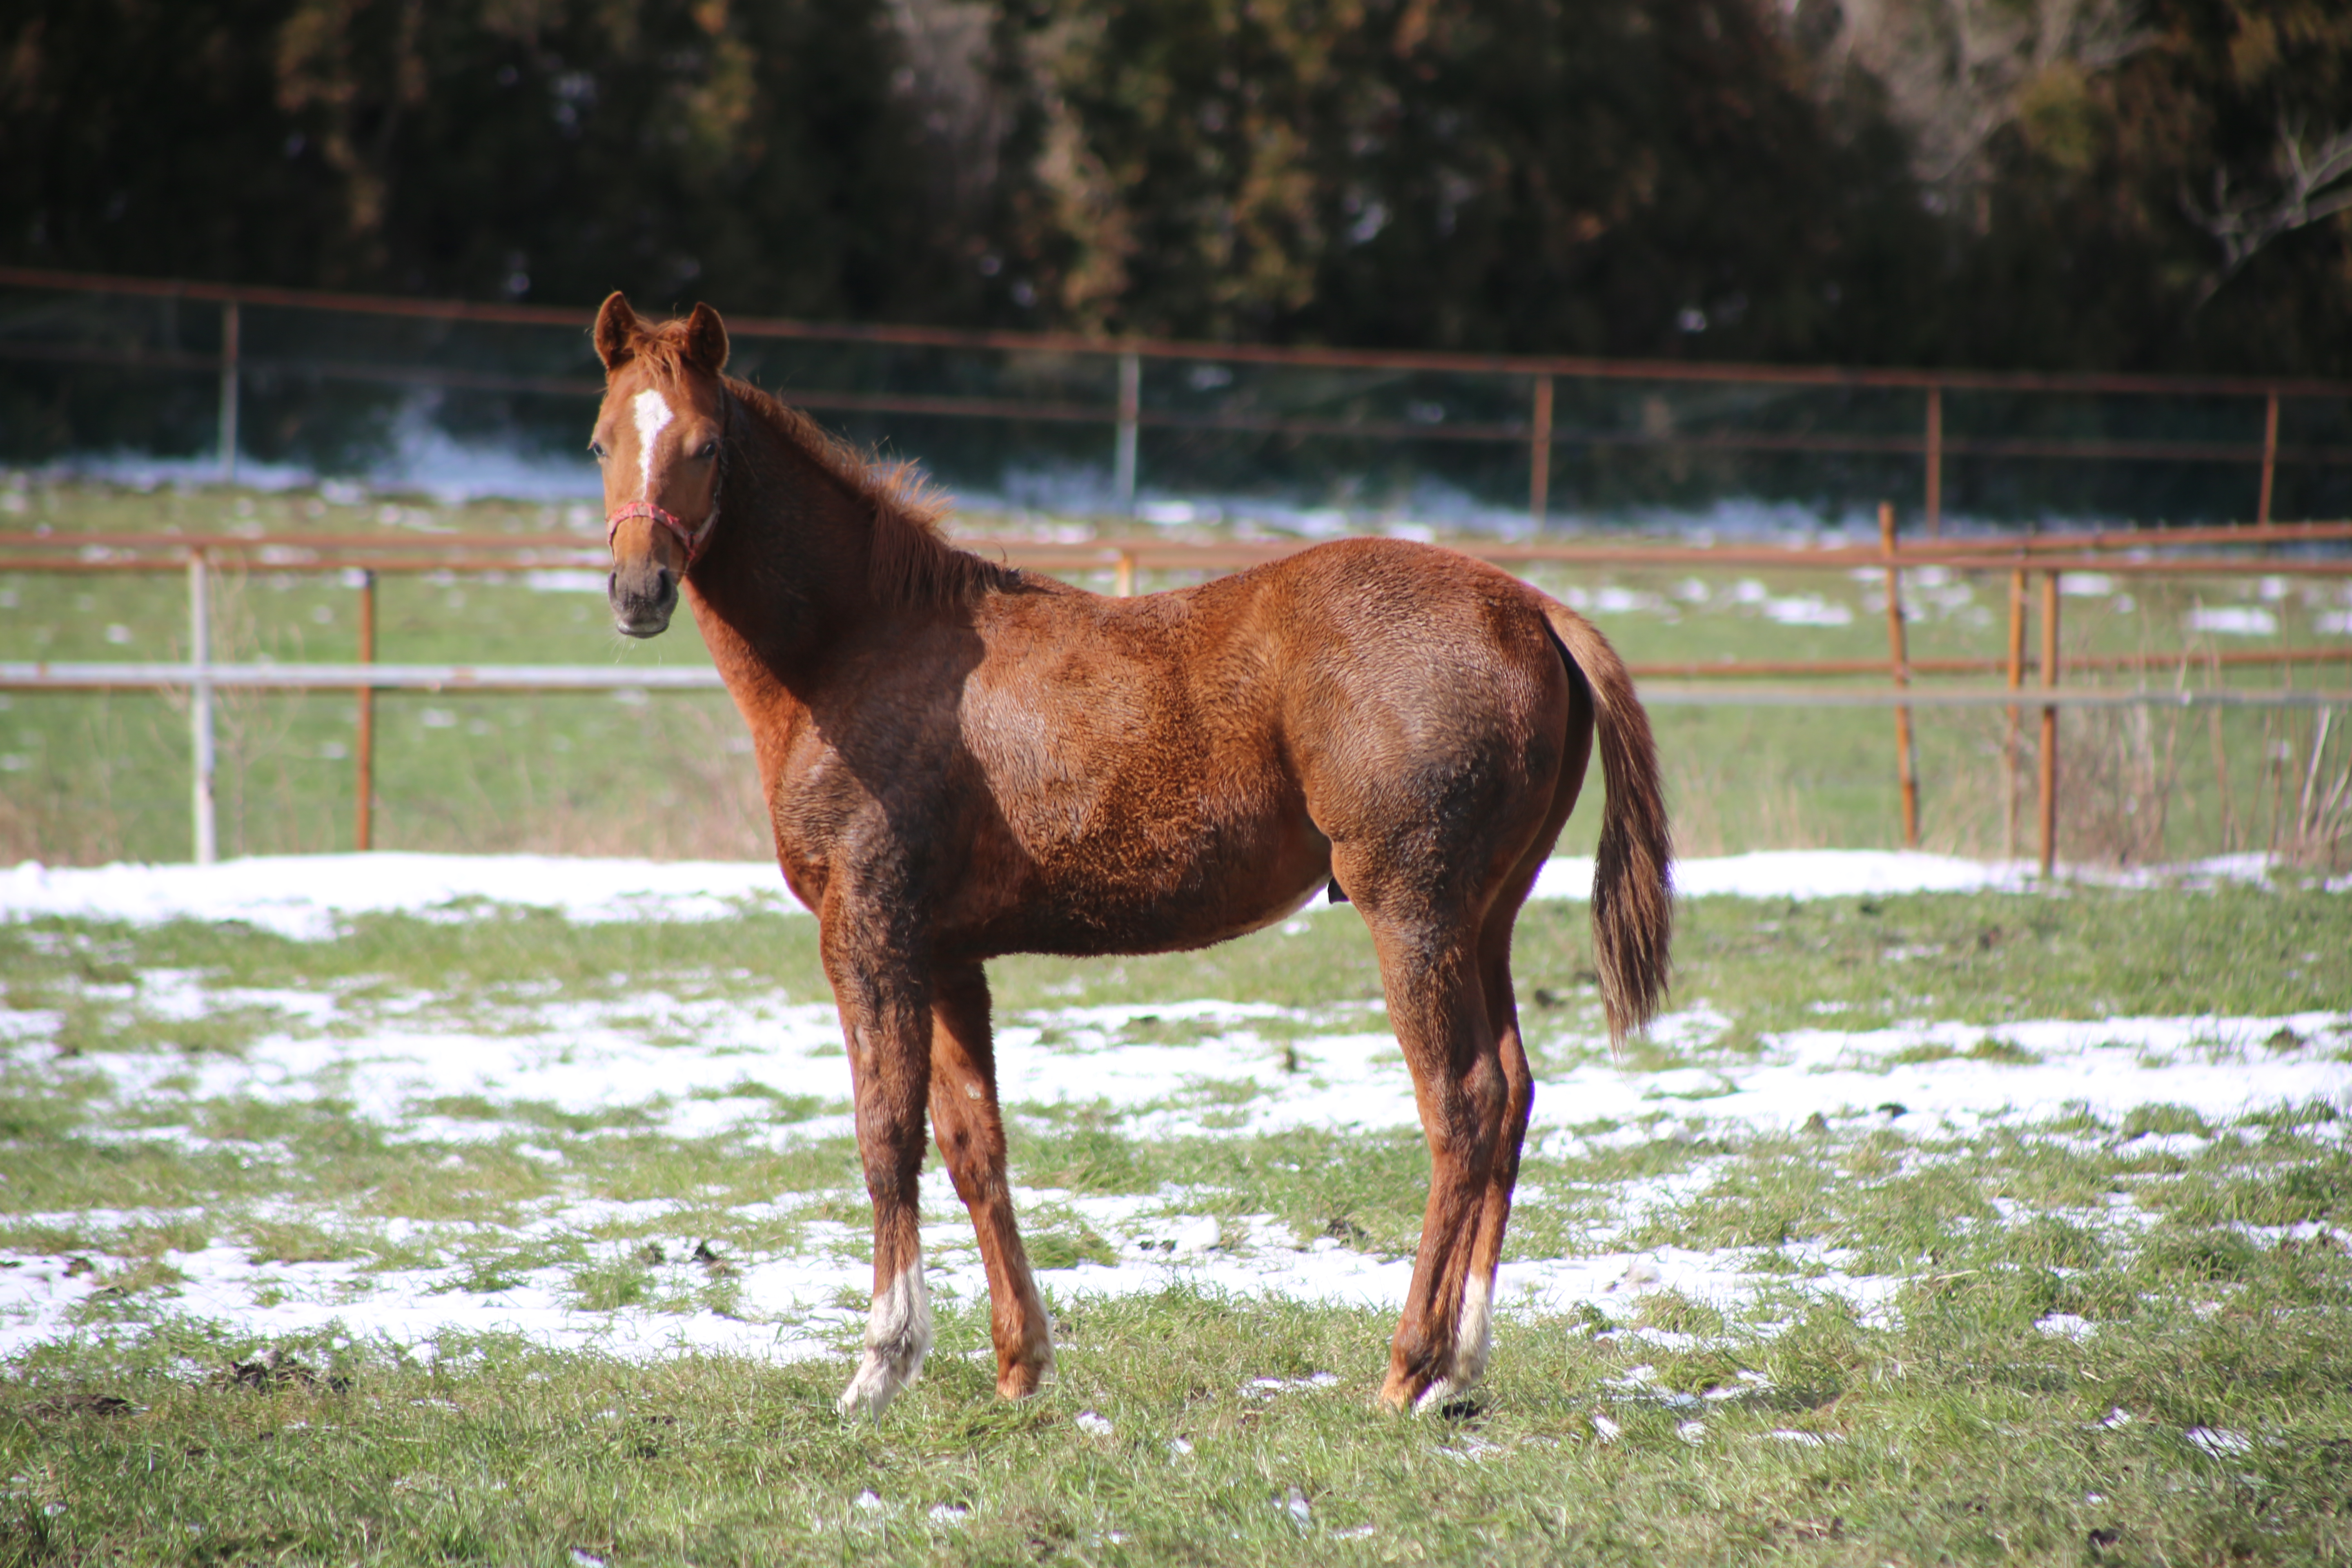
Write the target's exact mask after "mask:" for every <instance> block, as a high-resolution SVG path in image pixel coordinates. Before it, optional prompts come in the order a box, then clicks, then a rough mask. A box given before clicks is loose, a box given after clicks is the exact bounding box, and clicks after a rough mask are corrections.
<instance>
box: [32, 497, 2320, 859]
mask: <svg viewBox="0 0 2352 1568" xmlns="http://www.w3.org/2000/svg"><path fill="white" fill-rule="evenodd" d="M2346 542H2352V524H2341V523H2337V524H2323V525H2316V526H2308V527H2280V526H2273V527H2266V528H2261V529H2251V528H2250V529H2244V530H2237V531H2218V532H2216V533H2213V534H2210V535H2206V534H2189V532H2188V531H2182V533H2181V535H2179V537H2176V536H2175V535H2174V534H2173V533H2171V532H2150V531H2120V530H2118V531H2101V532H2096V533H2089V534H2084V535H2080V536H2075V537H2073V538H2067V539H2041V540H2034V541H2030V542H2027V543H2028V544H2030V545H2031V546H2032V548H2025V547H2022V546H2014V547H2013V546H2004V547H2002V548H2000V549H1993V548H1987V547H1977V546H1971V545H1956V544H1954V543H1951V542H1943V543H1938V544H1926V545H1922V544H1916V543H1914V544H1906V543H1904V542H1901V541H1900V540H1898V538H1897V537H1896V534H1895V526H1894V520H1893V517H1892V515H1891V509H1890V511H1889V513H1888V514H1887V515H1886V516H1885V518H1884V533H1883V536H1882V539H1881V542H1880V545H1879V547H1878V548H1877V549H1875V550H1870V549H1861V548H1852V549H1849V548H1811V549H1780V550H1765V549H1759V548H1757V547H1752V546H1740V547H1732V548H1726V549H1703V548H1678V547H1639V548H1625V549H1614V550H1610V549H1595V548H1593V547H1591V546H1585V545H1575V544H1565V543H1549V544H1545V543H1528V542H1518V543H1504V542H1490V543H1485V544H1474V545H1473V546H1472V547H1471V552H1472V553H1475V554H1479V555H1482V556H1484V557H1485V558H1486V559H1488V560H1490V561H1496V562H1497V563H1506V564H1511V565H1517V566H1522V567H1524V566H1528V565H1536V564H1543V563H1571V564H1584V565H1590V564H1595V563H1608V564H1611V565H1617V566H1647V567H1662V566H1664V567H1673V566H1682V567H1692V566H1700V565H1712V566H1717V567H1720V566H1724V565H1742V566H1757V567H1764V568H1769V569H1775V570H1780V571H1788V572H1800V573H1801V572H1808V571H1812V572H1822V571H1835V572H1850V571H1852V570H1853V569H1854V568H1855V567H1857V566H1867V567H1869V568H1871V569H1872V570H1874V571H1877V572H1881V573H1884V574H1885V596H1886V616H1887V624H1888V636H1889V653H1888V657H1887V658H1886V659H1885V660H1864V659H1826V660H1776V661H1742V662H1738V663H1718V664H1706V663H1668V664H1648V665H1643V664H1634V665H1633V666H1632V667H1631V668H1632V669H1633V673H1634V674H1635V676H1636V677H1637V678H1641V679H1643V686H1642V688H1641V696H1642V700H1643V701H1644V702H1645V703H1648V704H1651V705H1653V706H1657V707H1662V708H1663V707H1685V706H1706V705H1732V706H1738V707H1742V708H1811V709H1852V708H1890V709H1893V710H1895V715H1896V735H1897V755H1896V776H1897V787H1898V789H1899V790H1900V791H1901V793H1902V796H1903V804H1904V813H1903V829H1904V838H1905V842H1906V845H1910V846H1916V844H1917V843H1918V837H1919V818H1918V804H1917V777H1916V769H1915V763H1914V761H1913V757H1912V749H1911V743H1910V742H1911V731H1910V714H1911V711H1912V710H1914V709H1919V708H1934V709H1952V710H1962V709H1982V708H2000V709H2003V710H2005V712H2006V715H2007V719H2008V725H2007V738H2006V740H2005V742H2004V747H2003V752H2004V768H2005V773H2004V778H2005V781H2006V782H2005V786H2004V788H2005V809H2006V812H2007V816H2008V820H2009V822H2010V834H2011V854H2012V855H2013V854H2014V853H2015V837H2016V815H2017V805H2018V803H2017V801H2016V798H2015V788H2014V786H2015V783H2016V778H2017V760H2018V747H2019V734H2018V726H2019V722H2020V720H2021V713H2022V710H2023V709H2025V708H2026V707H2032V708H2034V709H2037V710H2039V713H2040V724H2041V729H2040V736H2041V745H2040V748H2039V754H2038V764H2037V775H2038V776H2037V781H2036V783H2037V805H2038V817H2039V833H2038V837H2039V853H2040V859H2041V862H2042V867H2043V869H2044V870H2045V872H2047V871H2049V870H2051V869H2053V868H2054V866H2055V863H2056V856H2057V802H2058V790H2059V773H2058V715H2059V712H2060V710H2063V709H2070V708H2071V709H2113V708H2129V707H2138V708H2149V709H2167V708H2169V709H2203V710H2223V709H2245V708H2267V709H2283V710H2293V709H2302V710H2322V711H2323V713H2326V712H2327V711H2331V710H2334V709H2336V708H2347V707H2352V688H2347V689H2333V688H2320V689H2310V688H2300V689H2299V688H2295V687H2294V686H2292V685H2291V684H2289V685H2282V686H2279V687H2275V688H2268V689H2242V688H2230V687H2224V686H2221V685H2219V684H2218V683H2215V684H2210V685H2208V686H2206V687H2203V688H2190V687H2187V686H2186V685H2178V686H2175V687H2172V688H2168V689H2156V688H2148V687H2145V686H2142V687H2135V688H2086V687H2064V686H2062V685H2061V668H2062V660H2061V656H2060V644H2059V638H2058V628H2059V613H2058V606H2059V594H2060V584H2061V583H2062V581H2063V577H2064V576H2065V574H2067V573H2069V572H2083V571H2096V572H2098V573H2100V574H2116V575H2126V576H2128V575H2133V574H2141V575H2179V574H2199V575H2206V576H2216V577H2229V576H2243V575H2247V574H2262V575H2263V576H2301V577H2318V578H2340V577H2344V576H2347V575H2352V553H2344V554H2336V555H2334V556H2329V557H2311V556H2304V557H2299V558H2296V559H2294V560H2282V559H2278V558H2274V557H2263V556H2261V555H2253V556H2248V555H2243V554H2240V555H2220V554H2215V553H2212V552H2211V551H2212V548H2213V547H2215V546H2219V545H2224V544H2228V545H2246V546H2252V547H2253V548H2255V549H2258V550H2259V549H2269V548H2279V547H2284V546H2293V547H2297V548H2303V549H2311V548H2327V547H2329V546H2338V547H2340V546H2341V545H2343V544H2344V543H2346ZM964 543H965V544H966V545H967V546H970V547H977V548H982V549H984V550H987V551H989V552H991V553H994V554H996V555H998V556H999V557H1000V558H1002V559H1004V560H1007V561H1008V562H1010V563H1013V564H1016V565H1020V566H1024V567H1026V568H1029V569H1033V570H1040V571H1063V572H1078V573H1095V574H1099V573H1102V572H1105V571H1108V572H1109V574H1111V576H1112V580H1113V583H1114V585H1115V587H1116V589H1117V591H1118V593H1120V594H1122V595H1123V594H1127V593H1130V592H1132V591H1133V588H1134V585H1135V579H1136V574H1137V573H1138V571H1139V570H1141V569H1150V570H1154V571H1160V572H1171V571H1176V572H1198V573H1212V572H1216V571H1222V570H1228V569H1232V568H1234V567H1236V566H1243V567H1245V566H1249V565H1254V564H1257V563H1261V562H1263V561H1265V560H1268V559H1274V558H1276V557H1277V556H1278V555H1279V554H1281V553H1286V552H1288V551H1289V550H1294V549H1297V548H1300V547H1301V546H1298V545H1286V546H1277V545H1263V544H1256V543H1234V544H1230V545H1191V546H1188V545H1182V544H1178V543H1175V542H1161V541H1142V542H1114V543H1107V544H1103V545H1100V546H1085V547H1077V546H1066V545H1050V544H1040V543H1036V542H1029V541H1023V540H966V541H964ZM2181 543H2189V544H2191V545H2192V546H2196V545H2202V546H2204V547H2205V552H2204V553H2201V554H2197V555H2187V554H2181V553H2178V552H2177V551H2178V548H2179V545H2180V544H2181ZM2163 552H2173V553H2163ZM604 558H605V557H604V551H603V549H602V547H601V546H600V545H598V544H595V543H593V542H587V541H583V540H581V539H578V538H575V537H572V536H568V535H536V536H532V535H503V536H502V535H470V536H463V535H435V536H429V537H426V538H422V539H418V538H400V537H394V538H385V537H383V536H378V535H350V534H346V535H336V534H331V533H306V534H286V535H278V536H274V537H265V538H246V537H241V536H236V535H204V536H180V535H153V534H126V533H111V534H95V533H92V534H80V533H76V534H40V533H22V532H19V533H14V534H0V573H8V572H25V573H35V574H158V573H179V572H184V573H186V574H187V579H188V595H189V598H188V603H189V648H190V656H189V658H187V659H186V660H185V661H184V662H163V663H159V662H131V661H73V662H68V661H58V662H37V661H15V662H0V690H8V689H15V690H50V691H114V690H141V689H144V690H185V691H186V692H188V693H189V696H190V701H189V723H190V730H191V744H192V755H193V758H194V779H193V781H192V783H193V798H192V812H193V817H194V832H193V840H194V855H195V858H197V860H198V861H199V862H200V863H205V862H209V861H210V860H211V859H212V858H214V856H215V854H216V852H217V837H216V833H215V827H214V822H213V816H214V804H213V802H214V789H213V771H214V766H215V761H214V743H213V733H212V729H213V696H214V694H215V692H216V691H219V690H223V689H247V690H270V691H322V690H349V691H351V692H352V693H353V695H354V697H355V699H356V701H357V704H358V720H359V743H358V746H357V748H356V752H355V760H356V768H357V773H356V779H355V784H356V794H357V822H356V831H355V842H356V843H357V845H358V847H361V848H363V849H364V848H367V847H370V845H371V843H372V841H373V838H372V826H371V824H372V821H373V806H372V799H373V758H374V733H373V705H372V704H373V694H374V693H375V692H377V691H383V690H425V691H436V692H475V693H484V694H489V693H501V692H504V693H516V692H559V691H568V692H584V691H610V690H629V689H635V690H645V691H651V690H667V691H696V690H716V689H720V685H721V683H720V680H719V674H718V672H717V671H716V670H715V669H712V668H709V667H689V668H675V667H664V668H614V667H611V666H572V665H512V664H503V665H492V664H459V663H432V664H417V663H396V664H395V663H378V662H375V661H374V658H373V653H374V639H373V626H374V595H375V579H376V574H377V573H378V572H383V571H397V572H408V573H425V572H433V573H457V572H464V573H478V574H487V573H503V572H508V571H512V570H517V569H529V568H532V567H545V566H549V565H562V566H578V565H581V564H583V563H590V562H598V561H602V560H604ZM223 561H234V562H236V563H242V564H244V565H247V566H248V567H250V568H252V569H256V570H261V571H268V572H273V573H313V574H326V573H334V574H346V575H347V578H348V580H349V581H350V582H351V583H352V585H353V586H354V588H355V589H356V590H357V591H358V593H359V595H360V602H361V616H360V624H361V628H362V630H361V641H360V650H361V661H360V662H356V663H347V664H330V663H304V664H276V663H252V662H237V663H220V662H215V660H213V658H211V651H210V643H211V635H210V609H209V605H210V594H211V589H210V574H211V573H212V572H213V570H214V569H215V565H216V564H218V563H222V562H223ZM1928 565H1936V566H1942V567H1944V568H1946V569H1948V570H1953V569H1957V570H1959V571H1963V572H1970V573H1994V572H1999V573H2004V574H2007V575H2008V577H2009V585H2010V593H2009V609H2010V623H2009V636H2008V645H2007V646H2008V649H2009V652H2008V658H2007V659H2006V660H2005V661H2004V660H2000V659H1993V658H1924V659H1913V658H1910V656H1909V653H1908V647H1907V641H1906V631H1905V622H1904V610H1903V607H1902V606H1903V595H1902V583H1901V578H1902V574H1903V573H1904V572H1906V571H1912V570H1916V569H1918V568H1920V567H1922V566H1928ZM2032 574H2040V576H2041V588H2042V593H2041V596H2040V597H2041V613H2040V619H2041V631H2042V637H2041V653H2040V656H2039V658H2033V659H2029V658H2027V657H2026V655H2025V652H2024V649H2025V643H2026V636H2025V633H2026V621H2027V611H2026V605H2027V603H2028V593H2027V585H2028V579H2029V577H2030V576H2031V575H2032ZM2065 662H2067V663H2071V664H2072V665H2073V667H2074V668H2076V669H2077V670H2088V669H2107V670H2116V671H2143V672H2144V671H2147V670H2151V669H2170V670H2174V671H2176V672H2177V673H2179V672H2185V671H2186V670H2187V669H2189V668H2198V667H2204V668H2208V669H2210V670H2211V671H2213V672H2214V673H2215V674H2217V675H2218V673H2219V671H2220V670H2221V669H2223V668H2281V669H2284V670H2287V671H2292V669H2293V668H2294V667H2295V666H2298V665H2304V666H2310V665H2316V666H2321V667H2326V666H2336V665H2343V664H2347V663H2352V642H2347V643H2345V644H2343V645H2340V646H2336V645H2326V646H2319V647H2305V648H2293V649H2275V650H2270V649H2265V650H2239V651H2236V652H2232V653H2229V654H2222V653H2220V652H2218V651H2216V650H2195V649H2189V648H2181V649H2175V650H2167V651H2142V652H2139V653H2136V654H2125V655H2105V656H2078V657H2076V658H2074V659H2072V660H2069V661H2065ZM2003 669H2005V671H2006V675H2007V680H2006V683H2005V684H2004V685H2002V686H2000V687H1935V686H1923V685H1920V684H1917V681H1916V678H1918V677H1922V676H1930V675H1946V674H1949V675H1983V674H1990V673H1996V672H1999V671H2001V670H2003ZM2029 670H2031V671H2032V672H2033V673H2034V674H2035V675H2036V678H2037V680H2038V685H2037V686H2036V687H2035V688H2034V689H2032V690H2031V691H2030V692H2029V691H2028V690H2027V689H2025V685H2024V679H2025V676H2026V674H2027V672H2028V671H2029ZM1860 675H1875V676H1884V677H1885V678H1886V679H1887V680H1888V682H1889V684H1888V685H1887V686H1885V687H1883V688H1856V687H1851V686H1848V687H1837V686H1823V685H1820V684H1813V685H1785V684H1780V685H1776V684H1759V683H1758V682H1759V681H1764V682H1769V681H1772V680H1776V679H1783V678H1787V677H1799V678H1810V679H1813V680H1815V681H1818V680H1820V679H1824V678H1834V677H1838V676H1860ZM1660 678H1667V679H1660ZM2315 765H2316V758H2315Z"/></svg>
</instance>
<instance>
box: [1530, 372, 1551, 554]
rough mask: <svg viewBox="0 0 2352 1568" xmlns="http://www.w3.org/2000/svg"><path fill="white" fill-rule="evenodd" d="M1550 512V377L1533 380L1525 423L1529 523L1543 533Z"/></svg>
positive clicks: (1542, 376) (1545, 376)
mask: <svg viewBox="0 0 2352 1568" xmlns="http://www.w3.org/2000/svg"><path fill="white" fill-rule="evenodd" d="M1550 510H1551V377H1549V376H1548V375H1539V376H1538V377H1536V386H1535V406H1534V408H1533V409H1532V410H1531V411H1530V413H1529V417H1528V521H1530V522H1532V523H1534V524H1535V525H1536V531H1538V532H1539V533H1540V532H1541V531H1543V525H1544V518H1545V517H1546V516H1547V515H1548V514H1549V512H1550Z"/></svg>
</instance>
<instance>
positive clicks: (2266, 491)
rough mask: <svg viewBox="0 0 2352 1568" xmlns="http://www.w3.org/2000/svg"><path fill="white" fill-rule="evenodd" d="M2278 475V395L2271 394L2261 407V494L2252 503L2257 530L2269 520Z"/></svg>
mask: <svg viewBox="0 0 2352 1568" xmlns="http://www.w3.org/2000/svg"><path fill="white" fill-rule="evenodd" d="M2277 473H2278V394H2277V393H2275V392H2273V393H2272V394H2271V395H2270V396H2269V397H2268V398H2267V399H2266V400H2265V401H2264V403H2263V493H2262V499H2261V500H2258V501H2256V502H2255V503H2254V525H2255V526H2256V527H2257V528H2259V527H2261V526H2263V524H2265V523H2267V522H2269V521H2270V520H2271V486H2272V484H2273V480H2274V479H2275V478H2276V475H2277Z"/></svg>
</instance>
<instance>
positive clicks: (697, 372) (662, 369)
mask: <svg viewBox="0 0 2352 1568" xmlns="http://www.w3.org/2000/svg"><path fill="white" fill-rule="evenodd" d="M596 353H597V356H598V357H599V358H601V359H602V360H603V361H604V406H603V407H602V408H600V409H598V410H597V411H596V434H595V436H594V437H593V439H592V440H590V442H589V443H588V449H589V450H590V451H592V452H593V453H595V454H596V461H597V463H598V465H599V466H600V467H602V468H603V469H604V527H605V534H606V542H607V543H608V544H609V545H610V546H611V548H612V552H613V575H612V577H611V578H610V580H609V581H608V582H607V584H606V586H605V592H606V595H607V597H609V598H610V599H611V601H612V605H613V624H614V626H617V627H619V628H620V629H621V631H623V632H624V633H625V634H627V635H628V636H630V637H658V636H660V635H661V634H662V633H663V632H665V631H667V630H668V629H669V617H670V613H671V612H672V611H673V610H675V609H676V608H677V584H678V582H679V580H680V579H682V578H683V577H684V576H685V575H686V572H687V568H688V567H689V566H691V565H693V564H694V563H695V561H696V559H697V558H698V557H699V556H700V555H701V553H702V548H703V546H704V545H705V544H707V543H709V540H710V534H711V531H712V530H713V529H714V528H715V527H716V526H717V525H718V522H719V474H720V470H721V468H722V467H723V465H724V459H725V447H724V443H725V440H726V437H727V412H728V406H729V398H728V395H727V386H726V384H725V383H724V382H722V381H721V380H720V379H719V373H720V371H722V370H723V369H724V368H725V367H726V364H727V327H726V324H725V323H724V322H722V321H719V312H718V311H716V310H712V309H711V308H710V307H709V306H708V305H697V306H696V307H695V308H694V314H692V315H690V316H688V318H686V320H684V321H664V322H661V323H659V324H657V325H656V324H649V323H647V322H646V321H641V320H639V319H638V316H637V313H636V312H635V310H631V309H629V302H628V301H627V300H625V299H623V298H622V297H621V296H620V295H619V294H614V296H613V297H612V298H611V299H609V300H605V301H604V309H603V310H599V311H597V312H596Z"/></svg>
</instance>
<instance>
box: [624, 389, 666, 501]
mask: <svg viewBox="0 0 2352 1568" xmlns="http://www.w3.org/2000/svg"><path fill="white" fill-rule="evenodd" d="M629 412H630V413H631V414H633V415H635V416H636V421H637V472H638V473H639V474H641V475H643V476H644V478H645V489H644V493H643V495H642V497H641V498H640V499H642V500H653V499H654V444H655V443H656V442H657V441H659V440H660V439H661V433H662V431H663V430H665V429H667V427H668V426H669V422H670V417H671V416H670V411H669V403H668V401H667V399H665V398H664V397H663V396H662V395H661V394H660V393H659V392H657V391H656V390H655V389H654V388H652V387H650V386H649V387H647V388H646V389H645V390H644V391H643V392H640V393H638V394H637V395H636V396H635V397H633V398H631V399H630V400H629Z"/></svg>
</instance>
